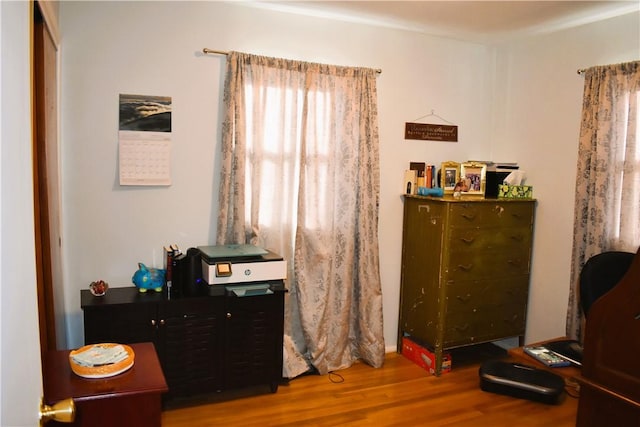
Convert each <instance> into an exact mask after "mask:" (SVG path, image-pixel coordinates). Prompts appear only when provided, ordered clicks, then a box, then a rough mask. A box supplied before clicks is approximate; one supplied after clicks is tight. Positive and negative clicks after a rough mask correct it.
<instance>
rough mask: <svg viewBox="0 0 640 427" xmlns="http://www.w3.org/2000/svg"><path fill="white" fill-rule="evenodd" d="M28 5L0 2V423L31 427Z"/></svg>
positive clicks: (33, 336) (35, 383) (34, 384)
mask: <svg viewBox="0 0 640 427" xmlns="http://www.w3.org/2000/svg"><path fill="white" fill-rule="evenodd" d="M31 6H32V5H31V4H30V3H29V2H0V46H1V48H0V96H1V100H2V101H1V103H0V142H1V143H0V207H1V208H2V210H1V212H2V213H1V215H0V425H2V426H33V425H36V423H37V420H36V417H37V408H38V405H39V397H40V396H41V395H42V376H41V371H40V342H39V335H38V311H37V310H38V305H37V299H38V298H37V294H36V289H37V287H36V261H35V240H34V211H33V208H34V207H33V172H32V162H33V157H32V150H31V147H32V144H31V138H32V134H31V102H30V101H31V80H30V78H31V73H30V66H31V63H30V44H29V43H30V40H31V39H30V30H31V27H30V25H29V23H30V22H31V20H32V16H33V9H32V7H31Z"/></svg>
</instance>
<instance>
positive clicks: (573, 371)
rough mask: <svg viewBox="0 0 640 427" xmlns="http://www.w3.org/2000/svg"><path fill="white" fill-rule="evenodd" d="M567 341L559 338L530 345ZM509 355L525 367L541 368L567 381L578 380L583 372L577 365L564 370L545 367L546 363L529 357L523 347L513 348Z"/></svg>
mask: <svg viewBox="0 0 640 427" xmlns="http://www.w3.org/2000/svg"><path fill="white" fill-rule="evenodd" d="M565 339H567V338H566V337H559V338H554V339H552V340H546V341H541V342H538V343H534V344H528V345H531V346H537V345H545V344H547V343H550V342H552V341H560V340H565ZM507 353H508V354H509V356H510V357H511V358H512V359H514V361H516V362H518V363H522V364H523V365H530V366H535V367H536V368H540V369H546V370H548V371H550V372H553V373H554V374H558V375H560V376H561V377H562V378H564V379H565V380H567V379H570V380H575V379H578V378H579V377H580V374H581V372H582V370H581V369H580V367H578V366H575V365H571V366H566V367H563V368H551V367H549V366H547V365H545V364H544V363H542V362H540V361H538V360H536V359H534V358H533V357H531V356H529V355H528V354H527V353H525V352H524V350H523V348H522V347H516V348H511V349H509V350H508V351H507Z"/></svg>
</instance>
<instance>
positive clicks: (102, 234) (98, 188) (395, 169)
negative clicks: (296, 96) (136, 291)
mask: <svg viewBox="0 0 640 427" xmlns="http://www.w3.org/2000/svg"><path fill="white" fill-rule="evenodd" d="M60 28H61V35H62V89H61V102H62V105H61V115H62V129H61V132H62V137H61V144H62V162H63V164H62V170H63V183H62V186H63V189H62V190H63V230H64V231H65V237H64V243H63V246H64V250H65V252H64V259H65V260H67V265H66V266H65V277H66V280H65V282H66V284H65V286H66V289H65V292H66V298H65V305H66V311H67V313H68V316H67V321H68V325H67V329H68V335H69V336H68V343H69V345H70V346H71V347H74V346H78V345H80V344H82V318H81V310H80V301H79V291H80V289H84V288H86V287H87V286H88V284H89V282H91V281H92V280H95V279H97V278H102V279H105V280H107V281H108V282H110V283H111V285H112V286H129V285H130V281H131V275H132V274H133V272H134V270H135V268H136V263H137V262H138V261H142V262H145V263H148V264H151V265H153V264H155V265H160V263H161V260H160V254H161V249H162V246H163V245H166V244H168V243H177V244H178V245H179V246H181V247H183V248H187V247H190V246H195V245H200V244H211V243H213V241H214V239H215V233H216V229H215V217H216V214H217V210H218V209H217V208H218V202H217V186H218V170H219V168H218V161H219V159H218V157H219V156H218V147H219V134H220V110H221V102H222V93H221V89H222V84H223V78H224V63H225V60H224V57H221V56H215V55H207V56H203V55H202V54H200V51H201V49H202V48H204V47H209V48H212V49H219V50H238V51H244V52H249V53H256V54H262V55H269V56H278V57H285V58H291V59H300V60H308V61H313V62H324V63H333V64H340V65H354V66H368V67H373V68H381V69H382V74H381V75H380V76H379V77H378V104H379V127H380V142H381V159H380V160H381V198H380V202H381V203H380V227H379V230H380V231H379V237H380V259H381V275H382V286H383V296H384V332H385V341H386V345H387V347H388V348H394V347H395V341H396V331H397V316H398V290H399V281H400V256H401V243H402V242H401V240H402V239H401V232H402V198H401V191H402V185H401V179H402V173H403V171H404V169H405V168H406V167H407V165H408V163H409V162H410V161H426V162H429V163H434V164H439V163H440V162H442V161H446V160H457V161H464V160H467V159H469V158H490V157H492V156H493V157H496V160H516V161H520V162H521V164H523V165H524V166H525V167H527V169H529V170H530V171H531V177H532V183H533V184H534V185H535V193H536V197H538V198H539V199H541V201H540V204H539V215H540V218H541V220H544V218H545V215H544V213H545V210H547V211H548V210H549V207H548V206H556V207H558V206H561V207H562V208H563V209H564V210H565V211H569V213H567V212H563V213H562V215H563V216H564V217H566V216H567V215H568V217H569V228H570V218H571V212H570V211H571V206H572V200H566V201H565V202H566V203H564V204H561V205H555V204H549V202H547V201H546V200H544V197H549V198H551V200H554V197H556V198H559V197H562V196H559V195H558V196H553V195H551V194H547V193H551V191H545V190H544V187H543V188H539V186H541V185H542V184H543V182H544V180H546V179H552V178H547V175H545V173H543V171H542V170H540V171H537V170H536V171H535V172H538V173H537V174H535V173H534V168H536V169H537V168H543V169H544V168H546V166H545V165H546V163H545V162H546V160H547V158H548V156H549V154H548V153H545V152H544V151H543V150H544V148H543V147H544V145H540V147H541V148H540V149H539V150H536V149H533V147H532V146H531V141H530V137H529V136H528V135H527V139H524V138H523V137H520V136H518V137H516V136H517V132H518V129H520V126H522V128H523V129H526V128H528V127H529V123H537V121H535V122H530V121H529V120H530V119H529V117H528V116H527V115H526V114H519V115H517V116H515V111H512V110H511V103H512V102H513V101H512V97H511V93H512V92H513V93H514V94H516V95H519V92H520V91H523V90H525V89H526V87H531V88H532V89H531V90H532V92H533V91H535V89H534V88H536V87H537V86H536V85H534V84H533V83H532V82H533V81H532V82H530V81H528V80H526V79H524V80H523V78H522V76H517V75H514V73H515V72H519V71H521V70H520V69H519V68H517V67H516V66H518V64H519V63H520V61H528V59H527V58H526V55H521V56H519V55H515V54H514V53H515V52H517V51H518V46H517V45H514V46H513V47H511V48H509V47H505V48H504V49H502V50H500V55H499V56H496V51H495V49H493V48H491V47H486V46H483V45H480V44H472V43H464V42H458V41H453V40H448V39H444V38H438V37H431V36H426V35H423V34H418V33H411V32H405V31H399V30H391V29H384V28H375V27H372V26H367V25H361V24H352V23H346V22H338V21H330V20H326V19H322V18H311V17H302V16H297V15H292V14H286V13H278V12H269V11H265V10H257V9H252V8H248V7H245V6H242V5H231V4H228V3H221V2H179V3H173V2H140V3H135V2H126V3H124V2H62V3H61V7H60ZM607 31H609V32H615V28H611V29H608V30H607ZM601 36H603V37H605V38H609V37H613V35H612V34H609V33H607V32H605V33H603V34H602V35H601ZM636 39H637V38H636ZM553 42H554V43H555V40H553ZM540 43H542V42H540ZM533 45H534V47H535V46H536V44H535V43H533ZM524 47H526V48H527V49H528V48H529V47H528V46H526V45H525V46H524ZM576 49H581V50H586V49H583V48H581V47H580V48H578V47H576ZM610 49H615V50H616V51H617V45H616V44H612V45H611V46H610ZM533 52H534V53H535V54H537V55H538V54H539V55H541V56H544V55H543V54H544V52H543V51H542V48H538V50H534V51H533ZM554 52H555V51H554ZM522 56H524V58H523V57H522ZM502 58H505V59H504V60H503V59H502ZM496 59H498V60H497V61H496ZM587 59H589V58H587ZM540 60H541V61H545V62H548V64H547V66H548V67H552V66H553V64H554V62H559V64H558V66H557V67H552V68H553V72H554V75H555V74H558V73H562V74H563V75H564V74H567V73H568V74H571V78H572V79H574V81H577V82H578V84H579V77H577V76H575V69H576V68H578V67H582V66H586V65H590V64H589V63H586V64H585V63H580V64H578V65H574V64H573V63H571V64H567V63H565V62H566V60H565V58H564V57H562V56H561V55H560V53H557V54H554V55H553V56H551V57H543V58H541V59H540ZM503 62H504V63H507V64H509V68H500V70H501V71H500V72H499V73H498V74H496V71H495V67H496V64H498V65H502V63H503ZM512 62H515V65H513V64H511V63H512ZM577 62H580V61H577ZM511 67H516V69H514V70H513V71H512V69H511ZM524 68H525V69H526V67H524ZM565 68H566V69H567V71H563V70H564V69H565ZM529 72H530V71H529ZM539 77H540V81H538V82H537V84H538V85H540V86H542V88H540V90H541V91H545V90H546V85H548V84H549V81H548V80H554V78H553V77H549V76H547V78H546V79H545V80H542V78H541V77H542V76H539ZM566 80H567V79H563V81H566ZM556 84H560V83H556ZM503 88H504V89H503ZM575 91H577V93H574V92H575ZM120 93H135V94H148V95H167V96H172V97H173V135H172V138H173V144H174V153H173V154H174V157H173V161H172V167H173V185H172V186H171V187H152V188H127V187H120V186H119V185H118V183H117V153H118V150H117V126H118V117H117V115H118V104H117V103H118V95H119V94H120ZM563 93H564V92H560V93H559V94H558V95H563ZM526 95H527V96H529V97H531V96H533V93H532V94H528V93H527V94H526ZM580 95H581V92H580V88H579V86H578V87H576V88H574V91H571V92H568V93H567V96H566V97H562V98H561V99H559V100H558V103H559V104H560V106H559V108H558V109H557V111H556V114H554V115H552V117H546V116H542V117H537V119H538V120H539V119H545V120H547V121H549V120H550V122H549V123H547V125H548V126H555V125H556V124H557V123H561V124H563V125H565V126H571V128H570V129H568V130H567V131H566V132H564V137H565V138H564V139H566V140H567V141H568V142H567V144H573V147H569V148H567V153H566V156H571V152H572V150H573V151H575V140H576V138H577V124H576V123H575V120H576V114H575V108H579V106H578V107H575V106H573V102H576V103H577V104H578V105H579V104H580ZM494 97H495V99H494ZM576 97H577V98H576ZM576 99H577V100H576ZM507 100H508V101H509V102H507ZM547 101H548V100H546V99H544V98H543V99H540V98H537V97H536V98H532V102H531V104H530V105H531V106H530V109H531V110H532V111H534V110H538V109H539V110H545V109H546V108H547V107H546V106H547V105H548V102H547ZM534 102H535V103H537V104H539V105H535V104H534ZM525 105H526V104H525ZM567 105H569V106H570V107H571V108H567ZM494 109H495V111H494ZM431 110H434V111H435V113H436V114H438V115H440V116H442V117H444V118H446V119H447V120H448V121H451V122H453V123H455V124H456V125H458V126H459V135H460V138H459V142H457V143H449V142H426V141H405V140H404V139H403V135H404V123H405V122H406V121H413V120H415V119H416V118H418V117H420V116H424V115H426V114H428V113H430V112H431ZM505 112H509V114H507V113H505ZM540 113H541V112H540ZM513 120H519V121H522V123H519V122H517V123H516V122H514V123H511V122H509V123H507V121H513ZM494 123H498V124H499V126H497V127H496V129H495V131H494V129H493V127H494ZM538 124H540V123H538ZM494 132H495V134H496V135H497V136H498V137H497V145H496V146H492V136H493V134H494ZM520 140H522V144H523V146H522V147H520V144H521V142H520ZM534 142H535V144H542V142H540V141H539V140H538V139H536V140H535V141H534ZM551 147H554V145H551ZM498 154H500V155H499V156H498ZM503 154H504V157H503ZM560 164H561V165H562V166H561V167H560V171H558V170H556V171H555V172H554V173H555V174H556V175H554V176H555V177H556V178H555V179H556V182H557V180H558V175H557V174H561V175H562V174H564V173H566V174H567V175H568V176H569V177H570V178H567V177H564V176H563V177H562V178H559V179H560V180H561V181H562V182H561V185H562V186H564V187H563V188H566V189H568V191H569V192H570V191H571V190H572V187H571V183H570V182H567V181H570V180H571V179H573V177H571V175H572V173H571V170H573V169H574V168H575V161H574V160H571V159H569V161H568V162H561V163H560ZM544 170H546V169H544ZM538 180H539V181H540V182H538ZM564 197H566V195H565V196H564ZM563 200H564V199H563ZM554 201H555V200H554ZM543 224H544V222H543ZM541 227H542V229H541ZM536 232H537V234H536V259H535V260H534V279H535V283H534V286H535V287H540V289H534V290H533V291H532V299H533V301H534V304H532V312H531V313H530V314H531V319H532V320H531V322H530V324H529V335H531V336H537V335H541V334H543V333H546V332H547V330H551V331H554V332H555V331H556V330H557V331H558V332H561V331H563V330H564V320H563V316H564V312H565V310H566V298H565V301H564V302H559V303H558V304H557V305H556V306H554V307H553V310H554V312H553V313H551V314H549V313H548V310H547V307H546V306H545V307H544V309H545V311H543V312H542V313H537V312H535V307H536V304H537V302H536V301H538V300H540V299H542V300H545V299H550V298H554V297H555V294H556V292H557V291H556V288H555V287H554V288H551V289H549V285H548V284H547V282H546V281H545V277H546V276H547V275H549V271H547V269H546V268H545V266H538V265H536V264H535V262H537V260H538V259H541V258H542V256H541V255H539V248H544V247H545V246H552V247H554V249H555V251H556V252H555V253H556V255H557V256H555V257H554V258H553V259H552V261H553V263H554V264H555V265H556V266H557V270H558V271H559V273H558V274H559V275H562V274H563V273H562V271H563V269H565V270H566V269H567V268H568V256H569V253H568V252H569V251H568V248H569V246H568V245H569V243H566V244H565V245H564V247H563V246H562V245H557V242H555V236H557V235H558V234H557V233H550V232H549V230H548V229H547V230H545V228H544V226H543V225H537V228H536ZM545 233H546V234H545ZM567 233H568V234H569V235H570V229H569V230H567ZM545 236H546V237H545ZM542 261H547V262H548V260H544V259H542ZM558 274H556V276H557V275H558ZM553 279H554V280H555V279H557V278H556V277H553ZM558 282H559V281H558V280H555V281H554V286H557V287H558V288H561V289H563V290H564V289H566V286H567V284H566V280H564V281H562V283H559V284H558ZM540 292H542V295H540ZM564 292H565V294H566V290H565V291H564ZM547 316H550V317H551V319H553V323H554V324H553V325H552V327H551V328H548V327H546V322H547V320H546V319H547ZM556 335H557V333H556Z"/></svg>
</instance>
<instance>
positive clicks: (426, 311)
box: [398, 196, 535, 375]
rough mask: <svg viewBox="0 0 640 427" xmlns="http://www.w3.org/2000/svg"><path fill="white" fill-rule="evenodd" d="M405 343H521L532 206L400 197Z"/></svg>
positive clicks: (401, 331) (401, 332)
mask: <svg viewBox="0 0 640 427" xmlns="http://www.w3.org/2000/svg"><path fill="white" fill-rule="evenodd" d="M404 203H405V205H404V226H403V227H404V228H403V242H402V277H401V290H400V313H399V317H400V318H399V323H398V349H401V348H402V345H401V340H402V337H404V336H408V337H410V338H411V339H413V340H415V341H416V342H418V343H420V344H422V345H425V346H427V347H430V348H431V349H432V350H433V351H434V353H435V356H436V367H435V371H436V374H437V375H439V374H440V372H441V366H442V365H441V364H442V354H443V351H444V350H446V349H449V348H454V347H460V346H464V345H470V344H476V343H482V342H488V341H495V340H499V339H503V338H508V337H514V336H518V337H522V336H524V332H525V321H526V309H527V298H528V291H529V270H530V260H531V244H532V239H533V219H534V208H535V201H533V200H517V199H482V198H477V199H472V198H467V199H454V198H452V197H447V198H432V197H421V196H405V200H404Z"/></svg>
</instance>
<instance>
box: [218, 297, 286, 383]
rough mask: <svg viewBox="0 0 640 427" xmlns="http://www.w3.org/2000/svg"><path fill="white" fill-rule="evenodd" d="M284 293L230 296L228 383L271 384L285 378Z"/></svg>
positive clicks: (228, 301)
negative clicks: (283, 348) (283, 365)
mask: <svg viewBox="0 0 640 427" xmlns="http://www.w3.org/2000/svg"><path fill="white" fill-rule="evenodd" d="M283 321H284V294H283V293H282V292H276V293H274V294H272V295H261V296H250V297H234V296H229V297H227V329H226V336H227V337H226V347H225V348H226V350H225V355H226V363H225V368H226V369H225V386H226V387H227V388H236V387H245V386H250V385H260V384H269V385H270V386H271V391H272V392H275V391H277V389H278V384H279V382H280V379H281V378H282V340H283Z"/></svg>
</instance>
